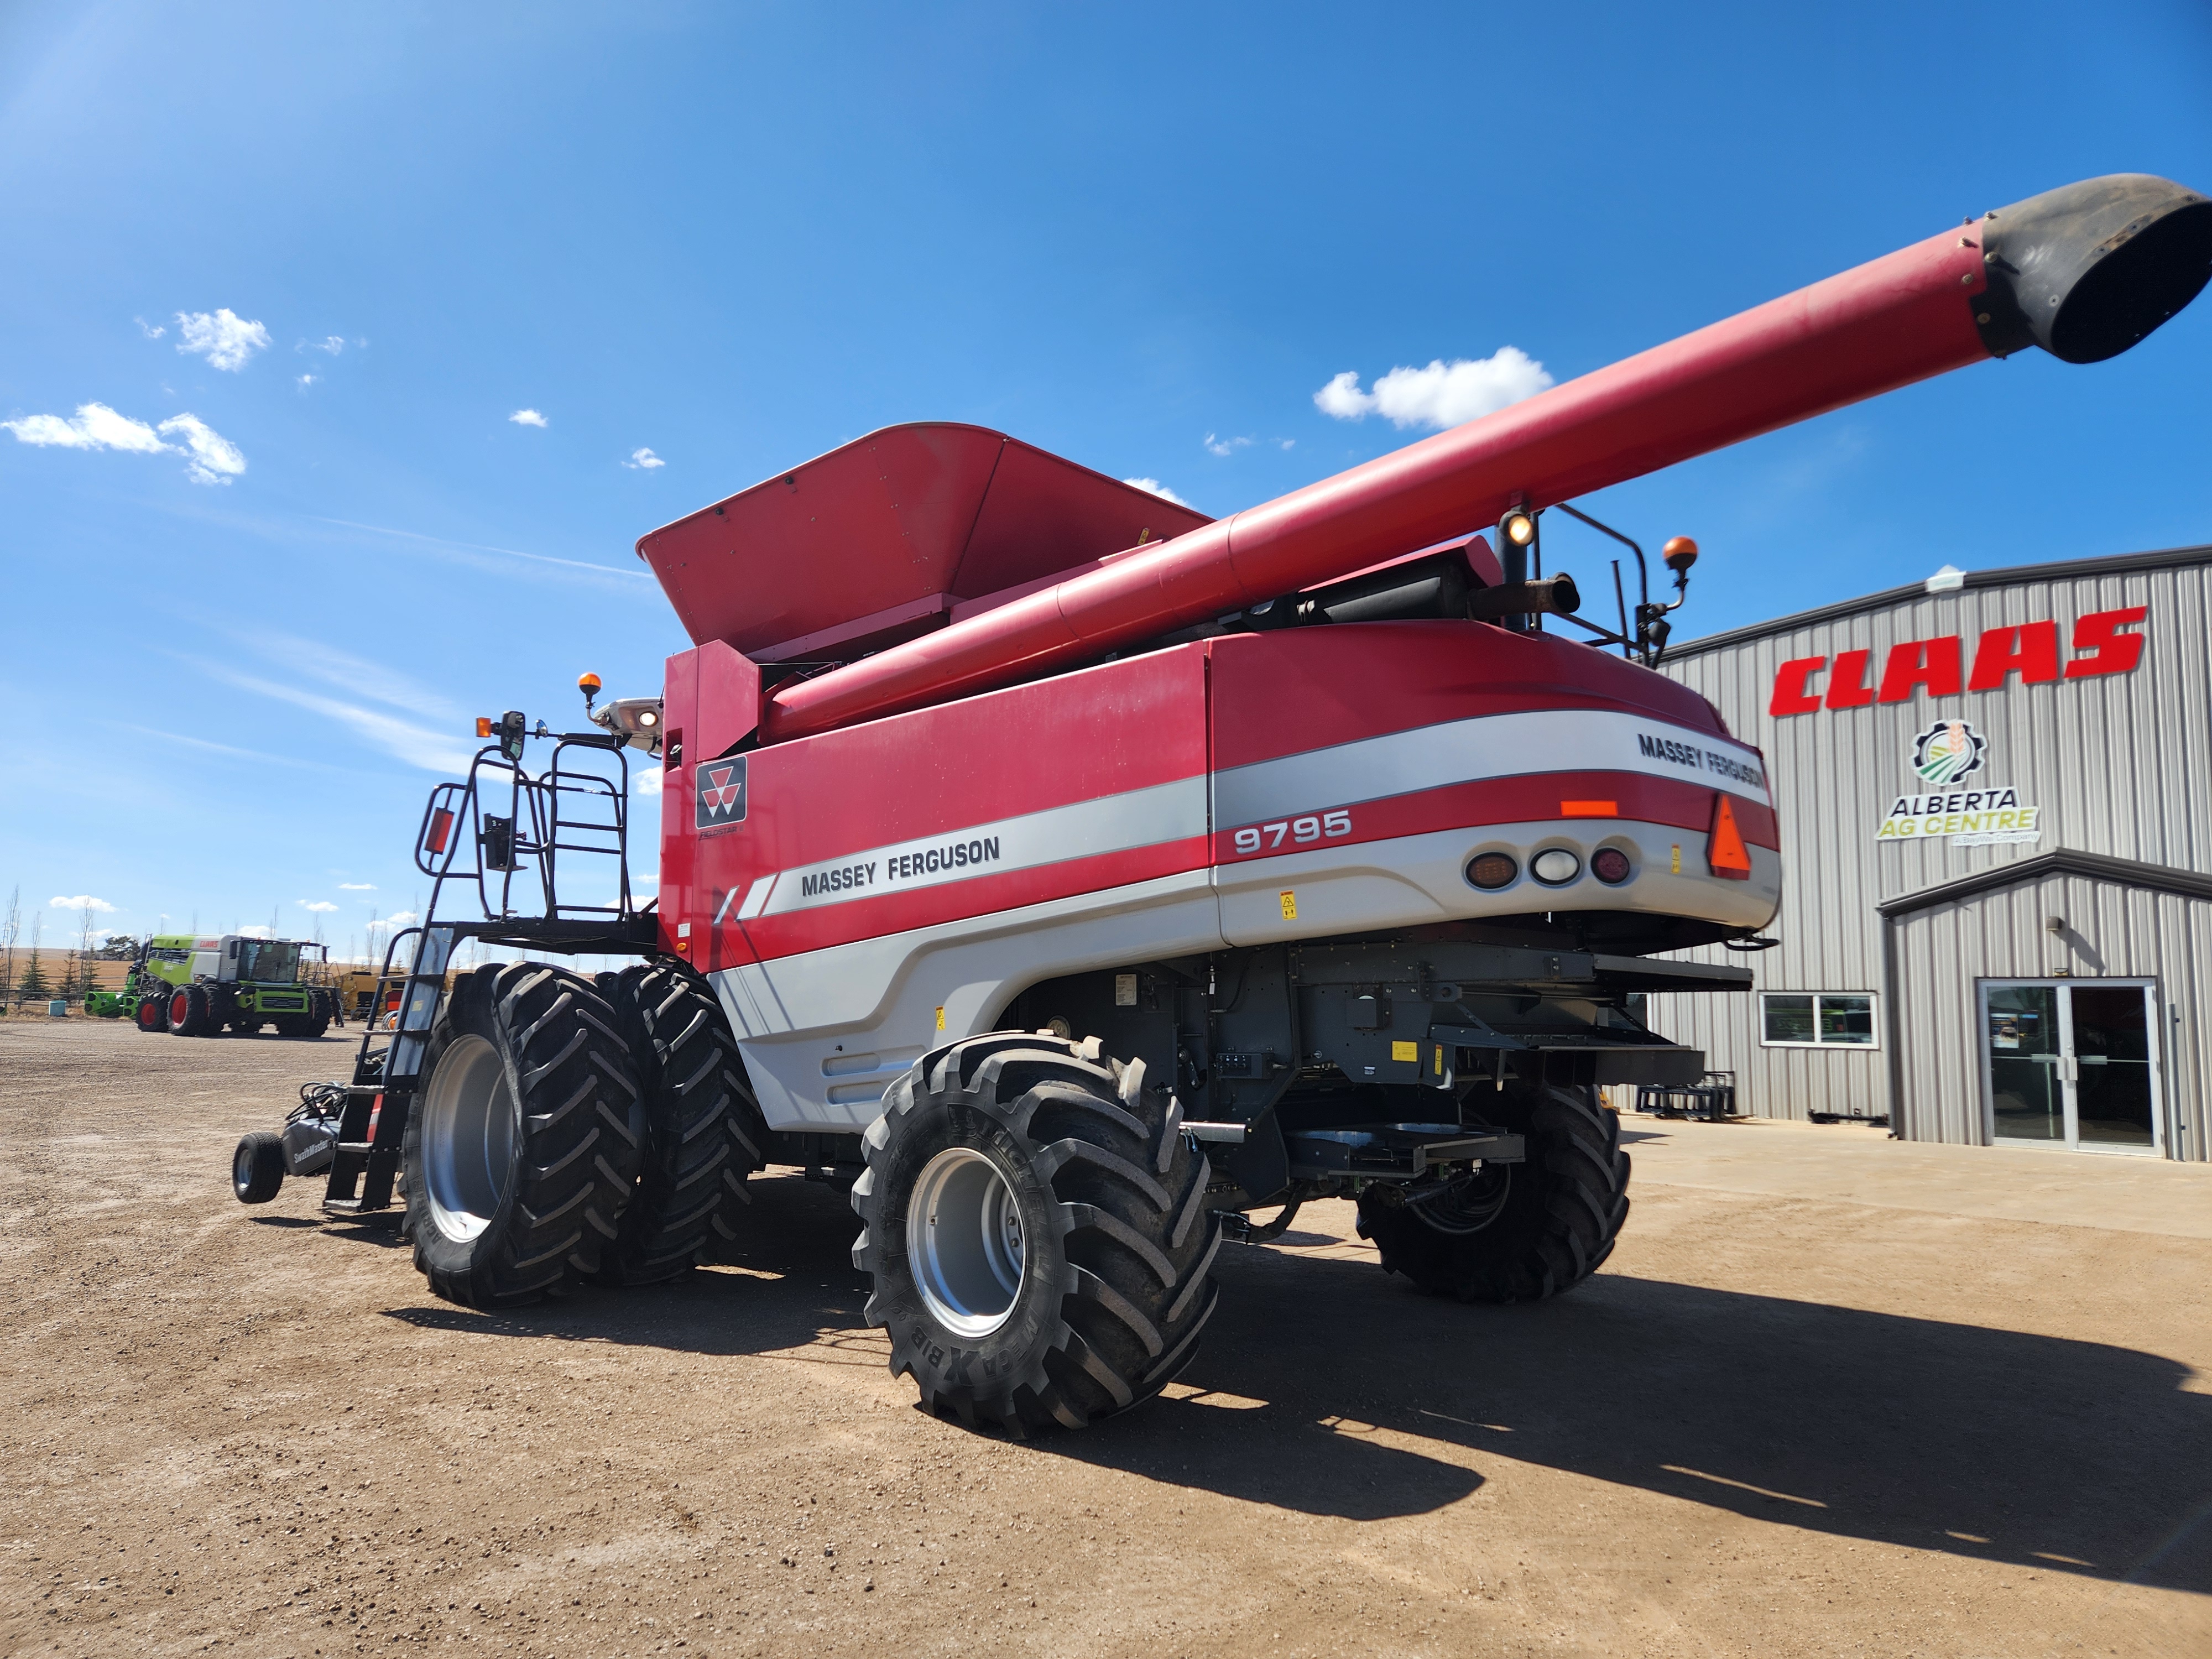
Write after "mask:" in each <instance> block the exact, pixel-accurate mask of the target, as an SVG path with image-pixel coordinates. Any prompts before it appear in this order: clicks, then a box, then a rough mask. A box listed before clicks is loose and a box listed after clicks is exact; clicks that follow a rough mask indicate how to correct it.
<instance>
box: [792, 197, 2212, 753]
mask: <svg viewBox="0 0 2212 1659" xmlns="http://www.w3.org/2000/svg"><path fill="white" fill-rule="evenodd" d="M2208 276H2212V201H2208V200H2207V199H2206V198H2205V197H2203V196H2200V195H2198V194H2197V192H2196V191H2191V190H2188V189H2185V187H2183V186H2182V185H2177V184H2174V183H2172V182H2171V181H2170V180H2168V179H2159V178H2154V177H2152V176H2150V175H2148V174H2146V173H2112V174H2110V175H2107V176H2106V177H2104V178H2100V179H2085V180H2083V181H2082V182H2081V183H2079V184H2073V185H2065V186H2063V187H2062V188H2060V189H2057V190H2053V191H2045V193H2043V194H2042V195H2040V196H2032V197H2028V198H2027V200H2026V201H2023V202H2017V203H2015V204H2013V205H2011V206H2010V207H2005V208H1999V209H1996V210H1993V211H1991V212H1989V213H1986V214H1984V216H1982V217H1980V218H1979V219H1970V220H1968V221H1967V222H1966V223H1965V224H1964V225H1962V226H1958V227H1954V228H1951V229H1948V230H1945V231H1942V232H1940V233H1938V234H1936V235H1933V236H1930V237H1929V238H1927V239H1926V240H1923V241H1919V242H1916V243H1914V244H1912V245H1911V246H1909V247H1905V248H1900V249H1899V251H1898V252H1894V253H1891V254H1888V255H1886V256H1884V257H1883V258H1879V259H1875V260H1872V261H1870V262H1869V263H1868V264H1863V265H1860V266H1858V267H1857V268H1856V269H1855V270H1847V271H1844V272H1843V273H1842V274H1841V275H1839V276H1831V277H1829V278H1827V279H1826V281H1825V282H1820V283H1814V284H1813V285H1812V286H1811V287H1810V288H1805V289H1799V290H1798V291H1797V292H1796V293H1795V294H1791V295H1785V296H1784V297H1783V298H1781V299H1778V300H1771V301H1768V302H1767V303H1766V304H1765V305H1762V306H1759V307H1754V308H1753V309H1752V310H1750V311H1747V312H1743V313H1740V314H1739V315H1737V316H1735V317H1731V318H1729V319H1727V320H1725V321H1723V322H1718V323H1715V324H1713V325H1711V326H1710V327H1707V328H1702V329H1699V331H1697V332H1695V333H1693V334H1687V335H1685V336H1683V337H1681V338H1680V339H1678V340H1674V341H1670V342H1669V343H1667V344H1665V345H1662V346H1655V347H1654V348H1652V349H1650V350H1649V351H1645V352H1643V353H1641V354H1639V355H1638V356H1633V357H1631V358H1628V359H1626V361H1624V362H1619V363H1615V364H1613V366H1612V367H1610V368H1602V369H1599V370H1597V371H1596V372H1595V373H1594V374H1586V375H1583V377H1582V378H1581V379H1579V380H1571V381H1569V382H1568V383H1567V384H1565V386H1555V387H1553V389H1552V390H1551V391H1549V392H1543V393H1541V394H1540V395H1539V396H1537V397H1534V398H1528V400H1526V401H1525V402H1522V403H1520V404H1515V405H1514V406H1513V407H1512V408H1510V409H1506V410H1500V411H1498V413H1496V414H1494V415H1487V416H1483V417H1482V418H1481V419H1480V420H1476V421H1470V422H1468V423H1467V424H1466V425H1464V426H1460V427H1455V428H1452V429H1451V430H1450V431H1449V432H1443V433H1439V434H1438V435H1437V436H1435V437H1433V438H1429V439H1426V440H1424V441H1421V442H1419V443H1415V444H1412V445H1409V446H1408V447H1406V448H1404V449H1401V450H1398V451H1396V452H1395V453H1391V454H1389V455H1385V456H1383V457H1381V458H1379V459H1376V460H1372V461H1369V462H1367V463H1365V464H1364V465H1360V466H1356V467H1353V468H1352V469H1351V470H1350V471H1345V472H1340V473H1339V474H1337V475H1336V476H1335V477H1333V478H1324V479H1322V481H1321V482H1320V483H1313V484H1309V485H1307V486H1306V487H1305V488H1304V489H1298V490H1294V491H1292V492H1291V494H1289V495H1283V496H1279V497H1278V498H1277V499H1275V500H1274V501H1267V502H1263V503H1262V504H1261V505H1260V506H1258V507H1250V508H1248V509H1247V510H1245V511H1244V512H1242V513H1237V514H1235V515H1234V516H1232V517H1231V518H1227V519H1222V520H1216V521H1214V522H1212V523H1210V524H1208V525H1206V526H1203V527H1202V528H1200V529H1198V530H1194V531H1192V532H1189V533H1188V534H1187V535H1183V536H1180V537H1177V538H1174V539H1173V540H1170V541H1164V542H1162V543H1159V544H1158V545H1156V546H1151V547H1146V548H1145V549H1143V550H1141V551H1135V552H1130V553H1127V554H1124V555H1122V556H1119V557H1117V558H1115V559H1112V560H1110V561H1108V562H1103V563H1102V565H1101V567H1100V568H1098V569H1097V570H1095V571H1091V572H1086V573H1085V574H1082V575H1079V576H1077V577H1074V578H1073V579H1072V580H1067V581H1064V582H1061V583H1060V584H1058V585H1057V586H1053V587H1049V588H1047V589H1045V590H1044V591H1042V592H1036V593H1031V594H1029V595H1027V596H1026V597H1024V598H1022V599H1016V600H1014V601H1012V603H1010V604H1007V605H1002V606H1000V607H999V608H997V609H995V610H994V611H989V612H987V614H985V615H982V616H980V617H973V618H971V619H969V620H968V621H965V622H960V623H954V624H952V625H951V626H950V627H947V628H945V629H940V630H939V631H938V632H936V633H933V634H930V635H925V636H924V637H922V638H921V639H918V640H913V641H908V642H907V643H905V644H902V645H896V646H893V647H890V648H889V649H887V650H884V651H881V652H878V653H876V654H875V655H873V656H871V657H868V658H866V659H865V660H862V661H860V662H856V663H854V664H852V665H849V666H847V667H844V668H840V669H836V670H834V671H829V672H827V673H823V674H820V675H817V676H816V677H814V678H810V679H805V680H803V681H799V682H798V683H796V684H788V685H785V686H781V687H779V688H777V689H776V690H775V691H774V692H773V693H772V694H771V695H770V696H769V698H768V700H767V703H766V707H765V708H764V710H763V719H762V721H761V735H762V737H763V739H764V740H766V741H768V742H771V743H773V742H776V741H780V740H781V739H784V738H796V737H803V736H805V735H806V734H807V733H809V732H822V731H827V730H829V729H830V728H832V727H836V726H846V725H849V724H851V723H852V722H854V721H855V720H866V719H870V718H873V717H875V716H878V715H882V714H894V713H896V712H898V711H900V710H902V709H908V708H920V707H922V706H924V705H926V704H929V703H933V702H943V701H945V700H947V699H949V698H953V697H959V696H968V695H969V694H971V693H974V692H977V691H982V690H988V689H990V688H992V687H994V686H1000V685H1005V684H1010V683H1012V682H1013V681H1015V680H1018V679H1023V678H1030V677H1033V676H1035V675H1037V674H1041V673H1043V672H1047V671H1050V670H1052V669H1054V668H1055V667H1060V666H1063V665H1066V664H1069V663H1071V662H1074V661H1077V660H1079V659H1084V658H1087V657H1095V656H1097V655H1099V654H1100V653H1104V652H1107V651H1111V650H1114V649H1116V648H1117V647H1121V646H1125V645H1128V644H1131V643H1133V642H1136V641H1141V640H1145V639H1147V638H1152V637H1155V636H1157V635H1160V634H1163V633H1165V632H1169V631H1170V630H1172V629H1177V628H1182V627H1185V626H1188V625H1189V624H1191V623H1197V622H1201V621H1205V620H1206V619H1209V618H1212V617H1218V616H1221V615H1224V614H1225V613H1227V612H1230V611H1237V610H1241V609H1243V608H1245V607H1247V606H1249V605H1258V604H1261V603H1264V602H1266V601H1268V600H1271V599H1275V598H1276V597H1278V596H1279V595H1281V594H1284V593H1289V592H1297V591H1298V590H1299V589H1301V588H1304V587H1309V586H1313V585H1315V584H1316V583H1319V582H1323V581H1328V580H1332V579H1334V578H1336V577H1339V576H1342V575H1346V574H1349V573H1351V572H1352V571H1356V570H1360V569H1364V568H1366V567H1368V566H1370V565H1373V564H1376V563H1378V562H1382V561H1383V560H1386V559H1389V558H1392V557H1395V556H1398V555H1401V554H1404V553H1407V552H1410V551H1412V550H1415V549H1418V548H1421V547H1425V546H1428V545H1430V544H1434V543H1437V542H1439V541H1442V540H1443V539H1444V538H1448V537H1450V536H1454V535H1458V534H1462V533H1464V532H1466V531H1467V530H1468V529H1469V528H1470V527H1471V526H1479V525H1484V524H1488V523H1492V522H1494V521H1495V520H1497V519H1498V517H1499V516H1500V515H1501V514H1503V513H1504V512H1506V511H1507V510H1508V509H1509V508H1510V507H1516V506H1518V507H1528V508H1539V507H1547V506H1550V505H1552V504H1553V503H1554V502H1558V501H1567V500H1571V499H1572V498H1573V497H1575V496H1577V495H1585V494H1587V493H1589V492H1590V491H1592V490H1595V489H1603V488H1605V487H1606V486H1607V485H1610V484H1616V483H1622V482H1623V481H1625V480H1626V479H1629V478H1634V477H1641V476H1643V475H1644V474H1645V473H1647V472H1652V471H1657V470H1659V469H1660V468H1662V467H1665V466H1670V465H1674V463H1675V462H1677V461H1683V460H1687V459H1691V458H1692V457H1693V456H1698V455H1703V454H1705V453H1709V452H1711V451H1712V450H1716V449H1720V448H1723V447H1726V446H1728V445H1729V444H1733V443H1738V442H1741V441H1743V440H1744V439H1747V438H1753V437H1757V436H1758V435H1760V434H1761V433H1765V432H1771V431H1773V430H1775V429H1776V428H1778V427H1784V426H1788V425H1790V424H1791V423H1793V422H1798V421H1803V420H1808V419H1810V418H1811V417H1812V416H1815V415H1822V414H1826V413H1827V412H1828V411H1829V410H1835V409H1840V408H1843V407H1844V405H1846V404H1854V403H1858V402H1861V401H1863V400H1864V399H1866V398H1874V397H1878V396H1880V395H1881V393H1883V392H1892V391H1895V390H1896V389H1897V388H1899V387H1900V386H1909V385H1911V384H1912V383H1913V382H1914V381H1916V380H1927V379H1929V378H1930V377H1931V376H1934V375H1937V374H1946V373H1948V372H1949V371H1950V370H1952V369H1954V368H1965V367H1966V365H1968V364H1970V363H1978V362H1983V361H1984V360H1985V359H1988V358H1991V357H2004V356H2009V355H2011V354H2012V353H2013V352H2015V351H2019V350H2022V349H2026V348H2027V347H2028V346H2031V345H2033V346H2039V347H2040V348H2041V349H2044V350H2045V351H2048V352H2050V353H2051V355H2052V356H2056V357H2058V358H2060V359H2061V360H2063V361H2064V362H2072V363H2092V362H2102V361H2103V360H2105V359H2106V358H2109V357H2114V356H2118V355H2119V354H2120V353H2121V352H2123V351H2125V350H2126V349H2128V348H2129V347H2130V346H2132V345H2134V344H2136V343H2137V342H2138V341H2140V340H2142V338H2143V337H2146V336H2147V335H2148V334H2149V333H2150V332H2151V331H2153V330H2154V329H2155V328H2157V327H2158V326H2159V325H2160V324H2161V323H2163V322H2165V321H2166V319H2168V318H2169V317H2172V315H2173V314H2174V313H2177V312H2179V310H2180V309H2181V308H2182V307H2184V306H2185V305H2187V304H2188V303H2189V301H2191V300H2192V299H2194V298H2195V297H2196V295H2197V293H2198V292H2199V291H2200V290H2201V289H2203V287H2204V285H2205V283H2206V280H2207V278H2208ZM1510 574H1511V573H1510V572H1509V576H1510Z"/></svg>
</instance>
